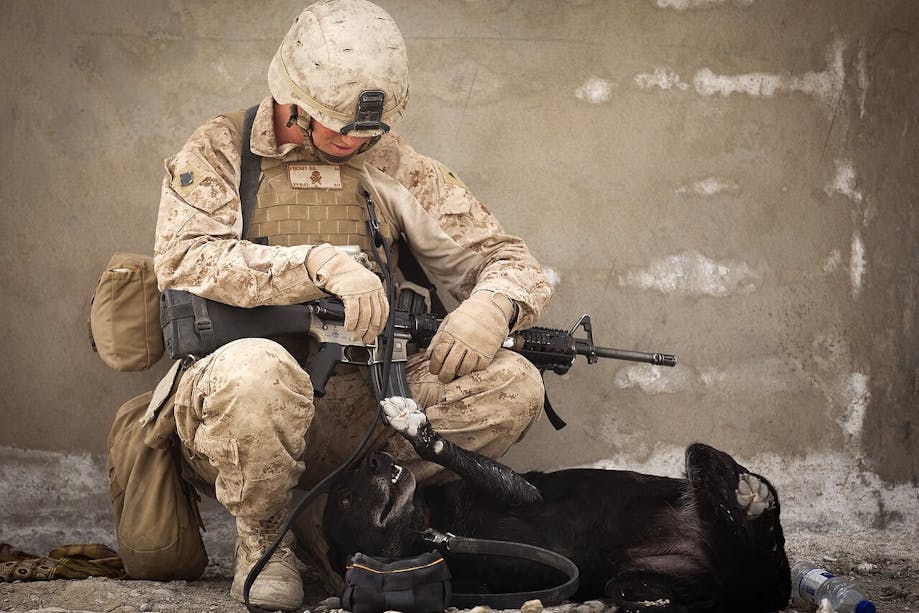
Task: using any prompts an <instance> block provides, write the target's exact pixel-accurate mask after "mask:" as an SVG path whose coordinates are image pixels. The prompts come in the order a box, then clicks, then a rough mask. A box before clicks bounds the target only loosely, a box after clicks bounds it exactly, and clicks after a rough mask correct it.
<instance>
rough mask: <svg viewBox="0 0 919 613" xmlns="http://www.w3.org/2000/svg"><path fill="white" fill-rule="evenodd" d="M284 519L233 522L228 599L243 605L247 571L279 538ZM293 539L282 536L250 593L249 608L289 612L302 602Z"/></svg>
mask: <svg viewBox="0 0 919 613" xmlns="http://www.w3.org/2000/svg"><path fill="white" fill-rule="evenodd" d="M283 520H284V515H283V513H279V514H277V515H275V516H274V517H272V518H270V519H265V520H253V519H249V518H242V517H237V518H236V552H235V555H234V557H233V586H232V587H231V588H230V596H232V597H233V598H235V599H236V600H239V601H240V602H243V586H244V585H245V583H246V577H247V576H248V574H249V571H250V570H251V569H252V567H253V566H255V563H256V562H258V560H259V558H261V557H262V554H264V553H265V552H266V551H268V548H269V547H270V546H271V544H272V543H273V542H274V541H275V539H276V538H277V537H278V533H279V532H280V527H281V524H282V523H283ZM293 546H294V537H293V535H292V534H291V533H289V532H288V533H287V534H286V535H284V540H282V541H281V544H280V546H279V547H278V548H277V549H276V550H275V552H274V554H272V556H271V558H269V559H268V563H267V564H265V567H264V568H262V572H260V573H259V575H258V577H256V579H255V582H254V583H253V584H252V588H251V589H250V590H249V604H252V605H254V606H257V607H261V608H264V609H269V610H276V609H280V610H282V611H291V610H294V609H298V608H300V604H301V603H302V602H303V580H302V579H301V578H300V572H299V571H298V570H297V559H296V557H295V556H294V553H293Z"/></svg>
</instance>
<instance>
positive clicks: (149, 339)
mask: <svg viewBox="0 0 919 613" xmlns="http://www.w3.org/2000/svg"><path fill="white" fill-rule="evenodd" d="M159 301H160V292H159V288H158V287H157V284H156V275H155V274H154V272H153V258H152V257H150V256H148V255H139V254H136V253H122V252H118V253H115V254H114V255H113V256H112V258H111V259H110V260H109V263H108V266H106V268H105V271H104V272H103V273H102V276H100V277H99V282H98V283H97V284H96V291H95V292H93V298H92V303H91V305H90V309H89V341H90V344H91V345H92V348H93V349H94V350H95V351H97V352H98V353H99V357H101V358H102V360H103V361H104V362H105V363H106V364H108V365H109V366H111V367H112V368H114V369H115V370H121V371H138V370H146V369H147V368H150V367H151V366H153V364H155V363H156V362H158V361H159V359H160V358H161V357H163V351H164V349H163V332H162V330H161V329H160V325H159V323H160V318H159V311H160V304H159Z"/></svg>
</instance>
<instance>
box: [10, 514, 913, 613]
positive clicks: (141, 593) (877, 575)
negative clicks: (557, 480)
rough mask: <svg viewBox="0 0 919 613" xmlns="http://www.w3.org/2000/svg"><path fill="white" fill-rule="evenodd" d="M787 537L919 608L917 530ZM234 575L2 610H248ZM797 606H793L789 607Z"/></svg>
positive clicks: (316, 598)
mask: <svg viewBox="0 0 919 613" xmlns="http://www.w3.org/2000/svg"><path fill="white" fill-rule="evenodd" d="M907 533H908V534H909V536H907ZM786 536H787V550H788V556H789V559H791V560H797V559H809V560H813V561H816V562H818V563H819V564H821V565H823V566H825V567H826V568H828V569H830V570H832V571H833V572H835V573H836V574H838V575H844V576H847V577H849V578H851V579H853V580H854V581H856V582H857V583H858V584H859V585H861V586H862V588H863V591H864V592H865V593H866V594H867V595H868V596H869V597H870V598H871V599H872V600H873V601H874V602H875V604H876V605H877V610H878V611H879V612H880V613H919V544H917V543H916V542H915V532H914V531H913V530H911V529H910V530H906V531H896V530H885V531H878V530H867V531H863V532H860V533H857V534H852V533H844V534H839V533H835V534H820V533H816V532H814V531H812V530H806V529H795V528H791V529H788V528H786ZM230 578H231V572H230V568H229V564H228V561H227V560H221V559H218V560H217V561H216V562H215V563H212V564H211V565H210V566H209V567H208V570H207V572H206V574H205V577H204V578H203V579H202V580H200V581H194V582H190V583H188V582H184V581H174V582H169V583H156V582H150V581H122V580H111V579H86V580H82V581H50V582H34V583H28V582H16V583H12V584H9V583H0V611H34V612H42V613H52V612H57V611H68V612H75V611H94V612H95V611H106V612H115V613H131V612H140V611H157V612H162V613H186V612H188V613H192V612H198V611H245V610H246V609H245V607H243V606H242V605H241V604H239V603H238V602H236V601H235V600H232V599H231V598H230V597H229V586H230ZM305 587H306V592H307V594H306V599H305V602H304V608H305V610H309V611H314V612H315V611H321V610H324V609H327V607H328V605H325V606H317V605H319V603H320V602H321V601H323V600H324V599H325V595H324V594H323V593H322V591H321V589H320V588H319V586H318V583H316V582H315V581H308V582H307V584H306V586H305ZM600 609H601V606H600V603H599V602H591V603H589V604H579V603H571V604H566V605H560V606H556V607H550V608H547V609H546V611H549V612H550V613H567V612H572V613H592V612H596V611H598V610H600ZM606 610H609V611H612V610H613V609H611V608H607V609H606ZM795 610H796V609H795V608H791V607H790V608H788V609H786V612H787V613H791V612H792V611H795ZM801 610H805V609H801Z"/></svg>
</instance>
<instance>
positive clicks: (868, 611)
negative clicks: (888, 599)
mask: <svg viewBox="0 0 919 613" xmlns="http://www.w3.org/2000/svg"><path fill="white" fill-rule="evenodd" d="M875 611H876V609H875V608H874V603H873V602H871V601H870V600H859V601H858V603H856V605H855V613H875Z"/></svg>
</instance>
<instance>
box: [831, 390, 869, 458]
mask: <svg viewBox="0 0 919 613" xmlns="http://www.w3.org/2000/svg"><path fill="white" fill-rule="evenodd" d="M868 381H869V378H868V376H867V375H865V374H863V373H860V372H855V373H851V374H849V375H848V376H847V377H846V379H845V384H844V388H843V397H844V398H845V402H846V406H845V412H844V413H843V417H842V419H841V420H840V422H839V423H840V425H841V426H842V431H843V433H845V435H846V438H847V439H848V440H849V443H850V444H851V445H852V449H853V450H854V451H857V450H858V448H859V447H860V446H861V440H862V427H863V426H864V423H865V414H866V413H867V412H868V402H869V401H870V400H871V392H870V391H869V389H868Z"/></svg>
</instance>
